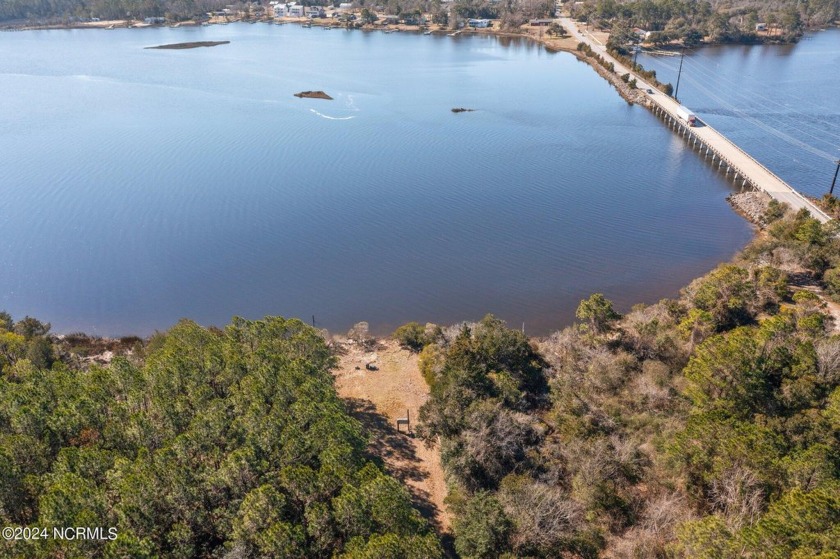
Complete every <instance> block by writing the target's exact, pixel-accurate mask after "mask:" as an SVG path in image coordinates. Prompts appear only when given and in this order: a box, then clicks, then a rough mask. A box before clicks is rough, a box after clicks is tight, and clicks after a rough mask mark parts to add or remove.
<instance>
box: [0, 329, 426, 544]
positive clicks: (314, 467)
mask: <svg viewBox="0 0 840 559" xmlns="http://www.w3.org/2000/svg"><path fill="white" fill-rule="evenodd" d="M0 318H2V321H0V366H2V376H1V377H0V520H2V523H3V525H4V526H39V527H48V528H49V529H50V530H51V529H52V527H55V526H58V527H63V526H69V527H74V526H82V527H104V528H106V529H107V528H108V527H113V528H116V534H117V536H116V538H115V539H109V538H105V539H97V540H75V541H67V540H65V541H59V540H55V539H51V538H48V539H36V540H30V541H26V542H25V541H9V540H0V556H3V557H20V558H33V559H35V558H46V557H86V558H96V557H109V558H118V557H119V558H132V559H137V558H143V557H148V558H151V557H167V558H184V559H187V558H226V559H240V558H241V559H246V558H247V559H250V558H259V557H265V558H301V559H304V558H313V557H314V558H317V557H340V558H346V559H351V558H375V557H383V558H384V557H394V558H396V557H405V558H416V559H426V558H435V557H439V556H440V554H441V551H440V545H439V542H438V539H437V536H435V535H434V534H433V533H432V532H430V530H429V527H428V525H427V523H426V522H425V520H423V519H422V518H421V517H420V515H419V513H418V512H417V511H416V510H415V509H414V508H412V505H411V501H410V498H409V495H408V493H407V491H406V489H405V488H404V487H402V486H401V485H400V483H399V482H398V481H396V480H395V479H393V478H391V477H389V476H387V475H385V474H384V473H383V472H382V471H381V470H380V468H379V467H378V466H377V465H376V464H374V463H373V462H372V461H371V460H370V459H369V458H368V457H367V456H366V454H365V447H366V440H365V437H364V435H363V433H362V430H361V427H360V425H359V423H358V422H357V421H356V420H354V419H352V418H351V417H350V416H349V415H348V414H347V413H346V411H345V408H344V405H343V404H342V402H341V401H340V400H339V398H338V396H337V395H336V392H335V390H334V388H333V378H332V375H331V374H330V368H331V367H332V366H333V364H334V357H333V355H332V354H331V351H330V349H329V348H328V347H327V345H326V343H325V342H324V340H323V339H322V338H321V337H320V336H319V334H318V333H317V332H316V331H315V330H313V329H312V328H310V327H308V326H306V325H304V324H303V323H301V322H300V321H298V320H284V319H282V318H267V319H265V320H260V321H254V322H249V321H245V320H239V319H237V320H234V321H233V323H232V324H231V325H230V326H228V327H227V328H225V329H224V330H217V329H205V328H202V327H200V326H198V325H196V324H194V323H192V322H188V321H183V322H181V323H180V324H178V325H177V326H175V327H174V328H173V329H172V330H171V331H169V332H167V333H166V334H164V335H159V336H156V337H155V338H153V339H152V340H151V342H150V343H149V344H148V346H147V347H146V348H138V351H140V353H136V352H135V353H134V354H133V355H131V356H129V357H121V358H118V359H116V360H115V361H114V362H113V363H112V364H110V365H108V366H95V365H94V366H77V365H74V364H73V359H72V355H69V354H64V353H63V351H64V350H63V349H62V347H61V346H60V345H59V344H58V343H56V344H55V346H53V345H51V343H50V341H49V338H47V333H48V330H49V327H48V325H43V324H41V323H40V322H38V321H36V320H34V319H30V318H27V319H24V320H23V321H19V322H18V323H13V322H12V321H11V319H10V317H8V315H6V314H3V316H2V317H0ZM77 337H78V336H77Z"/></svg>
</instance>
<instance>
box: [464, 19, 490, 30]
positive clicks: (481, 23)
mask: <svg viewBox="0 0 840 559" xmlns="http://www.w3.org/2000/svg"><path fill="white" fill-rule="evenodd" d="M468 23H469V26H470V27H473V28H477V29H483V28H486V27H490V20H489V19H470V20H469V22H468Z"/></svg>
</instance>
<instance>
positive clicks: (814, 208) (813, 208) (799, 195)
mask: <svg viewBox="0 0 840 559" xmlns="http://www.w3.org/2000/svg"><path fill="white" fill-rule="evenodd" d="M654 102H656V104H657V105H658V106H659V108H661V109H662V110H663V111H665V112H666V113H668V115H670V116H671V118H673V119H675V120H680V119H679V117H678V116H677V115H675V114H674V113H673V112H671V111H670V110H669V109H668V108H667V107H665V106H664V105H663V104H662V103H659V102H658V101H654ZM703 126H704V127H705V128H708V129H709V131H711V132H712V133H713V134H716V135H717V136H718V137H719V138H720V139H721V141H723V142H724V143H726V144H728V145H729V146H732V147H733V148H735V150H737V151H738V152H739V153H741V154H742V155H743V156H744V157H746V158H747V159H749V160H750V161H752V162H753V163H754V164H755V165H756V166H757V167H759V168H760V169H761V170H762V171H764V172H765V173H767V174H768V175H770V176H771V177H773V178H774V179H775V180H777V181H779V183H781V184H782V185H784V186H785V187H786V188H787V190H788V191H789V192H790V193H791V194H793V195H794V196H796V197H797V198H799V199H800V200H802V202H804V203H805V205H806V206H807V207H808V210H809V211H810V212H812V213H814V214H818V215H819V216H820V217H822V218H823V219H825V220H826V221H828V220H831V217H830V216H829V215H828V214H826V213H825V212H824V211H822V210H821V209H820V208H818V207H817V205H816V204H814V202H813V201H811V200H809V199H808V198H806V197H805V196H804V195H802V193H800V192H799V191H798V190H796V189H795V188H793V187H792V186H790V185H789V184H788V183H787V182H785V181H784V180H782V179H781V178H780V177H779V176H778V175H776V173H774V172H773V171H771V170H770V169H768V168H767V167H765V166H764V165H763V164H761V162H759V161H758V160H756V158H755V157H753V156H752V155H750V154H749V153H747V152H746V151H744V150H743V149H741V146H739V145H738V144H736V143H735V142H733V141H732V140H730V139H729V138H727V137H726V136H724V135H723V134H721V133H720V132H719V131H718V130H717V129H715V128H714V127H713V126H710V125H709V124H706V122H703ZM694 137H695V138H698V139H700V141H701V142H703V143H705V144H706V145H707V147H709V148H710V149H711V150H712V151H714V152H715V153H716V154H717V156H718V157H720V158H721V159H722V160H724V161H726V163H727V164H728V165H729V166H730V167H731V168H732V169H735V171H736V172H737V173H739V174H741V176H743V177H744V178H746V179H747V180H749V181H750V182H751V183H752V184H753V185H755V186H756V187H757V188H759V189H761V186H760V185H759V184H758V182H757V181H756V180H755V179H754V178H752V177H750V176H749V174H747V173H745V172H744V170H743V169H741V168H739V167H738V166H737V165H735V164H734V163H732V161H730V160H729V158H727V157H726V156H724V155H723V154H722V153H721V152H720V150H718V149H717V148H715V147H714V146H712V145H710V144H709V143H708V142H705V141H704V140H703V139H702V138H699V136H697V135H694ZM762 190H763V189H762ZM815 216H816V215H815Z"/></svg>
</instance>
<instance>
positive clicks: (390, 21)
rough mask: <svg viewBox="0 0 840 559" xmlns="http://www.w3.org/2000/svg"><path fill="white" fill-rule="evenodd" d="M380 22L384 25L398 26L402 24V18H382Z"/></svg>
mask: <svg viewBox="0 0 840 559" xmlns="http://www.w3.org/2000/svg"><path fill="white" fill-rule="evenodd" d="M379 21H380V22H381V23H382V24H384V25H396V24H398V23H399V22H400V16H382V17H380V18H379Z"/></svg>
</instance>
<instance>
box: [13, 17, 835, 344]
mask: <svg viewBox="0 0 840 559" xmlns="http://www.w3.org/2000/svg"><path fill="white" fill-rule="evenodd" d="M198 40H230V41H231V43H230V44H229V45H223V46H218V47H214V48H202V49H194V50H179V51H171V50H144V48H143V47H146V46H152V45H158V44H163V43H174V42H184V41H198ZM835 79H836V75H835ZM0 80H1V81H2V84H3V102H2V103H0V154H2V165H0V308H5V309H7V310H8V311H9V312H11V313H12V314H13V315H14V316H15V317H17V318H20V317H22V316H23V315H24V314H29V315H32V316H36V317H39V318H41V319H42V320H46V321H50V322H52V324H53V327H54V330H57V331H59V332H69V331H74V330H84V331H87V332H90V333H99V334H107V335H121V334H128V333H139V334H147V333H150V332H151V331H153V330H155V329H164V328H168V327H169V326H171V325H172V324H173V323H174V322H175V321H176V320H177V319H179V318H180V317H190V318H192V319H195V320H197V321H199V322H200V323H203V324H217V325H221V324H225V323H227V321H228V320H229V319H230V317H231V316H233V315H240V316H246V317H249V318H258V317H261V316H263V315H266V314H281V315H285V316H299V317H301V318H303V319H305V320H307V321H309V320H311V317H312V316H313V315H314V316H315V320H316V323H317V324H318V325H319V326H322V327H327V328H329V329H331V330H334V331H342V330H345V329H347V328H348V327H349V326H350V325H352V324H353V323H354V322H357V321H360V320H367V321H369V322H370V324H371V327H372V329H373V330H375V331H378V332H386V331H389V330H390V329H392V328H393V327H394V326H397V325H399V324H401V323H403V322H406V321H409V320H417V321H420V322H426V321H433V322H438V323H452V322H455V321H459V320H468V319H477V318H480V317H481V316H483V315H484V314H485V313H488V312H492V313H495V314H497V315H498V316H500V317H501V318H504V319H506V320H507V321H508V322H509V323H510V324H511V325H514V326H516V327H519V326H520V325H521V323H523V322H524V323H525V325H526V330H527V332H528V333H529V334H544V333H548V332H549V331H551V330H553V329H556V328H558V327H560V326H563V325H566V324H568V323H570V322H571V321H572V320H573V315H574V309H575V307H576V306H577V304H578V302H579V301H580V299H581V298H583V297H586V296H588V295H589V294H590V293H592V292H596V291H600V292H603V293H605V294H606V295H607V297H609V298H611V299H613V300H615V301H616V302H617V303H618V306H619V307H620V309H621V310H627V309H628V308H629V306H630V305H631V304H633V303H637V302H648V303H650V302H654V301H657V300H658V299H660V298H662V297H665V296H674V295H676V294H677V293H678V290H679V288H680V287H682V286H684V285H685V284H687V283H688V282H689V281H690V280H691V279H692V278H694V277H697V276H699V275H701V274H703V273H705V272H706V271H708V270H709V269H710V268H712V267H713V266H714V265H715V264H717V263H718V262H720V261H723V260H726V259H728V258H730V257H731V256H732V254H733V253H734V252H736V251H737V250H738V249H740V248H741V247H742V246H743V245H744V244H745V243H746V242H747V241H748V240H749V238H750V237H751V229H750V227H749V226H748V224H747V223H746V222H744V221H743V220H742V219H741V218H740V217H738V216H737V215H736V214H735V213H734V212H732V211H731V210H730V209H729V207H728V205H727V203H726V202H725V197H726V196H727V194H729V193H730V192H731V191H732V187H731V186H730V184H729V183H728V182H727V181H726V179H725V178H724V177H723V176H722V175H720V174H718V173H716V172H715V171H713V170H712V169H711V168H709V167H708V166H707V165H705V164H704V163H703V162H702V160H701V159H700V158H699V157H698V156H697V155H696V154H695V153H693V152H692V151H691V150H689V149H688V148H687V147H686V146H685V144H684V143H683V141H682V140H681V139H680V138H679V137H677V136H676V135H674V134H673V133H672V132H671V131H670V130H668V129H667V128H666V127H665V126H663V125H662V124H661V123H660V122H659V121H658V120H657V119H656V118H655V117H654V116H653V115H651V114H650V113H649V112H648V111H647V110H645V109H642V108H639V107H631V106H628V105H627V104H626V103H625V102H624V101H623V100H622V99H621V98H620V97H619V96H618V95H617V94H616V93H615V91H614V90H613V89H612V88H611V86H609V85H608V84H607V83H606V82H605V81H604V80H602V79H601V78H600V77H599V76H598V75H597V74H596V73H595V72H594V71H593V70H592V69H591V68H589V67H588V66H586V65H584V64H582V63H580V62H578V61H577V60H576V59H575V58H574V57H572V56H571V55H568V54H564V53H558V54H551V53H547V52H545V51H544V50H542V49H541V48H539V47H536V46H534V45H530V44H528V43H525V42H515V41H513V42H512V41H503V40H498V39H495V38H491V37H464V38H460V37H459V38H452V37H433V36H422V35H413V34H405V33H394V34H389V35H386V34H383V33H364V32H348V31H340V30H333V31H323V30H321V29H302V28H299V27H297V26H292V25H286V26H273V25H266V24H256V25H246V24H240V25H227V26H211V27H202V28H191V29H190V28H186V29H170V28H160V29H132V30H110V31H107V30H67V31H32V32H22V33H0ZM309 89H322V90H324V91H326V92H327V93H329V94H330V95H332V96H333V97H335V100H334V101H324V100H317V99H297V98H295V97H293V96H292V94H293V93H295V92H298V91H301V90H309ZM688 94H689V93H688V90H686V95H688ZM453 107H470V108H475V109H477V110H476V111H475V112H471V113H462V114H453V113H452V112H451V111H450V109H451V108H453ZM714 124H715V125H717V123H716V122H715V123H714Z"/></svg>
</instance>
